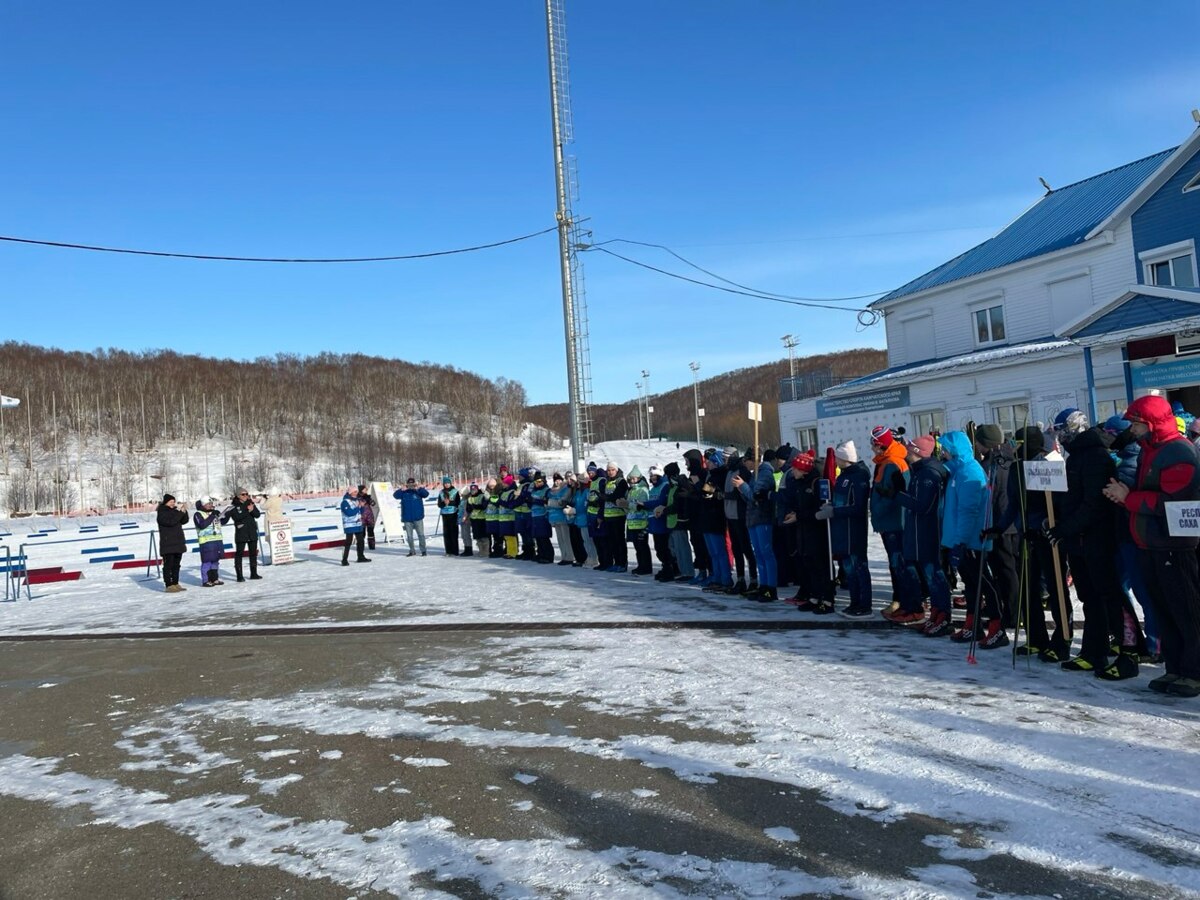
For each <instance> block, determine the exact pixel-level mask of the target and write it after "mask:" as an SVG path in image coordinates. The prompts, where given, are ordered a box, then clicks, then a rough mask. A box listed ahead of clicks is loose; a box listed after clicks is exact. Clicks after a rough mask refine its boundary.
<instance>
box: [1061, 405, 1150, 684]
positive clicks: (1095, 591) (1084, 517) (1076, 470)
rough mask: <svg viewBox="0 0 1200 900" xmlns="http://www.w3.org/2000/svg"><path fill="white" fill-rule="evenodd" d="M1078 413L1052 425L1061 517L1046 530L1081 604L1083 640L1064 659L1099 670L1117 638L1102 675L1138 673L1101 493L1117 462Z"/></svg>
mask: <svg viewBox="0 0 1200 900" xmlns="http://www.w3.org/2000/svg"><path fill="white" fill-rule="evenodd" d="M1087 424H1088V423H1087V418H1086V417H1085V416H1084V414H1083V413H1082V412H1079V411H1076V412H1075V413H1073V414H1072V415H1070V416H1069V417H1068V418H1067V420H1066V421H1065V422H1064V423H1063V425H1062V426H1061V427H1060V426H1056V428H1057V429H1058V431H1059V440H1060V441H1062V443H1063V446H1065V447H1066V449H1067V454H1068V455H1067V493H1066V495H1065V496H1064V497H1063V509H1062V519H1060V520H1059V521H1058V522H1057V524H1056V525H1055V527H1054V528H1051V529H1050V530H1049V536H1050V540H1052V541H1056V542H1058V543H1059V544H1060V545H1061V546H1063V547H1065V549H1066V551H1067V558H1068V561H1069V563H1070V566H1071V576H1072V578H1073V580H1074V582H1075V592H1076V593H1077V594H1078V595H1079V600H1080V602H1081V603H1082V604H1083V618H1084V622H1083V642H1082V644H1081V645H1080V649H1079V655H1078V656H1076V657H1074V658H1072V659H1068V660H1066V661H1064V662H1063V663H1062V667H1063V668H1064V669H1066V670H1068V671H1073V672H1093V673H1095V674H1097V675H1100V674H1101V673H1103V672H1104V671H1105V669H1107V668H1108V653H1109V642H1110V639H1111V637H1112V636H1113V635H1117V636H1119V637H1120V641H1119V642H1120V645H1121V647H1120V652H1119V653H1118V658H1117V661H1116V662H1117V665H1116V668H1115V669H1114V671H1113V672H1112V673H1111V674H1110V675H1109V676H1106V677H1108V678H1109V679H1110V680H1113V681H1116V680H1120V679H1121V678H1133V677H1134V676H1136V675H1137V674H1138V656H1139V644H1142V643H1143V642H1142V639H1141V634H1140V633H1138V632H1137V630H1136V625H1135V628H1134V629H1133V630H1132V631H1131V630H1130V629H1129V628H1128V627H1127V626H1126V623H1125V621H1124V616H1123V609H1124V605H1125V604H1126V603H1128V598H1126V597H1125V595H1124V593H1123V592H1122V591H1121V581H1120V577H1119V576H1118V574H1117V565H1116V560H1117V542H1116V524H1115V516H1116V508H1115V507H1114V506H1113V505H1112V504H1111V503H1109V502H1108V501H1107V500H1106V499H1105V497H1104V488H1105V487H1106V486H1107V485H1108V482H1109V481H1110V480H1112V479H1114V478H1116V474H1117V466H1116V462H1115V461H1114V460H1113V458H1112V455H1111V454H1110V453H1109V447H1110V446H1111V445H1112V442H1113V436H1112V435H1110V434H1108V433H1107V432H1106V431H1104V429H1103V428H1100V427H1092V428H1088V427H1087Z"/></svg>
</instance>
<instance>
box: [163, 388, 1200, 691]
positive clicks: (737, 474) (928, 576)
mask: <svg viewBox="0 0 1200 900" xmlns="http://www.w3.org/2000/svg"><path fill="white" fill-rule="evenodd" d="M1189 419H1190V417H1187V418H1185V417H1183V416H1179V415H1177V411H1176V410H1173V409H1172V407H1171V405H1170V404H1168V403H1167V401H1166V400H1164V399H1163V398H1162V397H1158V396H1147V397H1142V398H1140V399H1138V400H1136V401H1134V402H1133V403H1132V404H1130V406H1129V408H1128V409H1127V410H1126V412H1125V413H1123V414H1122V415H1120V416H1113V417H1111V418H1110V419H1108V420H1107V421H1105V422H1104V423H1102V424H1098V425H1093V424H1091V423H1089V422H1088V420H1087V417H1086V415H1085V414H1084V413H1083V412H1081V411H1079V410H1076V409H1067V410H1064V411H1063V412H1062V413H1060V414H1059V416H1058V418H1057V419H1056V420H1055V421H1054V423H1053V425H1052V426H1051V427H1049V428H1045V427H1043V426H1042V425H1041V424H1040V423H1038V424H1033V425H1026V426H1024V427H1021V428H1019V429H1016V431H1015V432H1014V433H1012V434H1007V435H1006V434H1005V433H1004V432H1003V431H1002V430H1001V428H1000V427H999V426H997V425H990V424H989V425H980V426H978V427H972V428H971V429H969V430H970V431H971V433H970V434H968V433H967V432H963V431H951V432H948V433H946V434H944V435H943V434H937V433H932V434H927V435H922V436H920V437H917V438H916V439H914V440H906V439H905V437H904V435H903V432H902V431H900V430H895V431H894V430H892V429H890V428H888V427H886V426H883V425H881V426H878V427H876V428H874V429H873V430H872V432H871V434H870V435H869V437H868V438H867V439H868V441H869V444H870V448H871V454H870V456H871V460H870V461H871V465H868V464H867V460H865V459H862V458H860V455H859V452H858V449H857V447H856V445H855V443H854V441H853V440H848V441H845V442H844V443H841V444H839V445H838V446H837V447H836V448H832V449H831V450H829V451H827V454H826V458H825V459H821V458H818V455H817V453H816V450H815V449H814V448H808V449H806V450H801V449H799V448H794V447H791V446H789V445H785V446H782V447H779V448H768V449H766V450H764V451H763V452H762V453H761V454H755V453H754V452H753V451H752V450H747V451H746V453H744V454H743V453H740V452H739V450H738V449H737V448H736V447H725V448H723V449H721V448H709V449H707V450H703V451H701V450H699V449H691V450H688V451H686V452H685V453H683V454H682V465H681V464H680V463H679V462H671V463H668V464H667V465H665V466H663V467H662V468H661V469H660V468H659V467H657V466H650V467H649V469H648V471H647V473H646V474H645V475H643V473H642V472H641V470H640V469H639V468H638V467H637V466H633V467H632V468H631V469H630V470H629V471H628V472H624V471H622V470H621V469H620V467H618V466H617V465H616V464H614V463H612V462H609V463H608V464H607V465H606V466H605V467H604V468H599V467H598V466H596V465H595V464H594V463H592V464H589V465H588V466H587V468H586V469H585V470H584V471H580V472H567V473H566V474H565V475H564V474H561V473H557V472H556V473H553V474H551V475H549V476H547V474H546V473H545V472H542V471H541V470H539V469H536V468H532V467H528V468H522V469H520V470H518V471H516V472H509V471H508V470H507V468H506V467H504V466H501V467H500V470H499V472H498V473H497V475H496V477H494V478H490V479H487V480H486V481H485V482H484V483H482V484H480V483H478V482H472V483H471V484H470V485H469V486H468V487H467V488H466V489H465V490H460V489H459V488H458V487H456V486H455V485H454V484H453V482H452V479H450V478H449V477H446V478H444V479H442V485H441V489H440V491H439V492H438V493H437V495H436V504H437V507H438V512H439V515H440V517H441V521H440V524H439V527H440V529H441V531H442V540H443V544H444V548H445V553H446V554H447V555H449V556H483V557H488V558H491V559H505V560H524V561H529V562H535V563H540V564H543V565H549V564H552V563H555V562H557V564H558V565H560V566H574V567H577V568H578V567H583V566H586V565H591V567H592V568H593V569H597V570H601V571H605V572H611V573H629V574H631V575H635V576H652V577H653V578H654V579H656V580H658V581H683V582H687V583H690V584H694V585H698V586H700V587H701V588H702V589H703V590H705V591H709V592H720V593H723V594H729V595H741V596H744V597H746V598H749V599H751V600H755V601H758V602H763V603H769V602H773V601H777V600H779V599H780V595H779V590H780V588H781V587H786V586H795V589H796V590H795V593H794V595H793V596H791V597H790V598H787V599H788V601H789V602H790V603H793V604H794V605H795V606H796V607H797V608H798V609H799V610H801V611H804V612H808V613H810V614H813V615H827V614H830V613H833V612H835V603H836V596H837V590H838V589H839V588H842V589H844V590H845V591H846V594H847V596H848V602H847V603H846V604H845V605H844V607H843V608H842V609H841V610H837V611H838V612H839V613H840V614H841V615H843V616H846V617H849V618H861V617H867V616H873V615H874V611H873V607H872V592H873V588H872V576H871V570H870V566H869V564H868V539H869V535H870V533H871V532H874V533H875V534H877V535H878V536H879V541H880V542H881V545H882V549H883V552H884V555H885V556H886V561H887V568H888V576H889V580H890V582H891V596H892V601H891V602H890V604H888V605H887V606H886V608H884V609H883V610H882V615H883V616H884V617H885V618H887V619H888V620H890V621H891V622H893V623H895V624H897V625H899V626H904V627H906V628H909V629H911V630H913V631H914V632H917V633H919V634H921V635H924V636H926V637H930V638H938V637H948V638H949V639H950V640H952V641H955V642H961V643H970V645H971V647H972V651H973V650H974V648H976V647H977V648H979V649H980V650H991V649H996V648H999V647H1004V646H1008V645H1009V643H1010V633H1011V634H1013V635H1015V636H1016V637H1017V638H1018V639H1023V641H1024V642H1023V643H1019V646H1017V647H1015V649H1014V652H1015V653H1016V654H1017V655H1021V656H1028V657H1032V658H1036V659H1037V660H1040V661H1041V662H1044V663H1052V664H1057V665H1059V666H1061V667H1062V668H1063V669H1064V670H1067V671H1071V672H1090V673H1093V674H1094V675H1095V676H1097V677H1099V678H1102V679H1105V680H1114V681H1115V680H1124V679H1127V678H1132V677H1135V676H1137V675H1138V674H1139V666H1140V664H1143V663H1147V662H1154V663H1162V664H1163V666H1164V669H1165V672H1164V674H1162V675H1160V676H1158V677H1156V678H1154V679H1152V680H1151V681H1150V682H1149V687H1150V688H1151V689H1152V690H1155V691H1158V692H1162V693H1170V694H1173V695H1177V696H1183V697H1196V696H1200V564H1198V545H1200V540H1198V539H1197V538H1196V537H1193V536H1188V535H1182V534H1176V533H1173V529H1172V528H1171V527H1170V525H1169V517H1168V507H1167V506H1166V504H1168V503H1171V502H1173V501H1196V500H1200V451H1198V450H1197V447H1196V446H1195V445H1194V444H1193V443H1192V441H1191V440H1189V439H1188V438H1189V437H1190V436H1191V433H1192V432H1193V431H1195V432H1200V427H1194V423H1193V422H1191V421H1189ZM864 437H867V436H864ZM756 457H757V458H756ZM1064 457H1065V464H1064V467H1065V471H1066V482H1067V489H1066V491H1061V492H1046V491H1042V490H1040V489H1031V488H1030V486H1029V484H1028V479H1027V473H1026V468H1025V465H1024V464H1025V463H1038V462H1043V461H1046V460H1059V459H1063V458H1064ZM393 497H394V499H395V500H397V501H398V502H399V506H400V512H401V519H402V522H403V524H404V529H405V537H406V541H407V545H408V555H409V556H415V555H417V554H418V553H419V554H420V555H421V556H425V555H426V553H427V548H426V535H425V528H424V521H425V499H426V498H427V497H429V490H428V489H427V488H425V487H424V486H421V485H418V484H417V483H416V481H415V479H412V478H410V479H408V481H407V483H406V484H405V485H403V486H401V487H400V488H399V489H397V490H396V491H395V492H394V494H393ZM259 515H260V513H259V511H258V509H257V508H256V507H255V505H254V503H253V500H252V499H250V498H249V495H248V494H247V493H246V492H245V491H240V492H239V493H238V496H237V497H235V498H234V501H233V503H232V504H231V505H230V506H228V507H226V508H225V509H224V510H223V511H220V512H218V511H217V510H216V505H215V502H214V501H213V498H208V499H206V500H204V501H201V503H200V504H199V508H198V509H197V510H196V512H195V515H194V524H195V526H196V529H197V536H198V540H199V543H200V553H201V560H202V563H201V566H202V584H204V585H205V586H210V585H218V584H222V582H221V581H220V578H219V572H218V566H219V561H220V559H221V558H222V556H223V549H224V547H223V544H222V543H221V540H220V525H221V524H223V523H225V522H229V521H233V522H234V523H235V535H236V540H237V553H236V558H235V567H236V571H237V579H238V581H242V580H243V577H242V555H243V550H246V551H247V552H248V555H249V559H250V578H252V579H254V578H258V577H259V575H258V573H257V568H256V564H257V522H256V519H257V518H258V517H259ZM341 515H342V528H343V532H344V536H345V539H344V545H343V552H342V565H349V564H350V563H349V555H350V550H351V549H352V547H353V548H355V549H356V550H357V561H358V562H370V561H371V560H370V558H369V557H367V556H366V555H365V550H366V549H373V548H374V546H375V534H374V526H375V519H376V515H377V508H376V505H375V504H374V503H373V500H372V498H371V497H370V495H369V494H368V492H367V490H366V487H365V486H363V485H359V486H358V487H352V488H350V489H349V490H348V491H347V492H346V494H345V496H344V497H343V498H342V502H341ZM186 521H187V512H186V509H180V508H178V507H176V505H175V499H174V498H173V497H171V496H170V495H167V496H166V497H165V498H164V501H163V503H162V504H161V505H160V506H159V510H158V522H159V527H160V531H161V534H162V546H161V551H162V554H163V559H164V563H163V572H164V581H165V582H166V585H167V588H166V589H167V590H168V591H179V590H183V588H182V587H180V586H179V559H180V557H181V555H182V553H183V552H184V540H183V530H182V528H183V524H184V523H185V522H186ZM631 544H632V546H633V553H632V559H631V554H630V552H629V547H630V545H631ZM210 545H211V547H210ZM210 549H211V551H212V552H206V551H209V550H210ZM556 552H557V556H558V558H557V560H556ZM655 559H657V562H658V566H657V570H656V568H655V566H654V561H655ZM631 562H632V565H631ZM960 585H961V591H958V590H956V588H958V587H959V586H960ZM1071 586H1073V587H1074V590H1075V593H1076V595H1077V597H1078V599H1079V602H1080V604H1081V606H1082V608H1083V613H1084V622H1083V625H1082V635H1081V640H1080V642H1079V645H1078V648H1077V649H1076V648H1075V644H1074V642H1073V638H1074V631H1075V622H1074V620H1073V619H1074V617H1073V613H1072V604H1071V601H1070V593H1069V592H1070V588H1071ZM956 606H959V607H962V608H963V609H964V610H965V613H964V615H963V617H962V618H961V619H959V620H956V619H955V618H954V615H953V614H954V609H955V607H956ZM1047 610H1048V611H1049V613H1050V619H1051V622H1050V623H1048V622H1047V617H1046V611H1047ZM1139 611H1140V616H1139Z"/></svg>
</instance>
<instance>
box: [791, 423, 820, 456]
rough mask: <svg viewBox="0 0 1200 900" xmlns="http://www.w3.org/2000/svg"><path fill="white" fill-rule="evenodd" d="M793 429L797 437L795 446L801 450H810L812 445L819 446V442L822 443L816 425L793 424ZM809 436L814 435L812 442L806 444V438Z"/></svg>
mask: <svg viewBox="0 0 1200 900" xmlns="http://www.w3.org/2000/svg"><path fill="white" fill-rule="evenodd" d="M792 431H793V432H794V434H795V437H796V444H795V446H796V447H797V448H798V449H800V450H808V449H809V448H811V447H817V446H818V444H819V443H820V438H819V437H818V433H817V426H816V425H793V426H792ZM809 436H811V437H812V443H811V444H805V443H804V440H805V438H806V437H809Z"/></svg>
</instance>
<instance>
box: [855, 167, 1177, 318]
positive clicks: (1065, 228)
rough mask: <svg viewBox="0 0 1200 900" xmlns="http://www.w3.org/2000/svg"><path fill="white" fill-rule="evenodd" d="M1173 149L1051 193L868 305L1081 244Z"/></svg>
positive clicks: (1152, 172)
mask: <svg viewBox="0 0 1200 900" xmlns="http://www.w3.org/2000/svg"><path fill="white" fill-rule="evenodd" d="M1177 149H1178V148H1175V147H1172V148H1171V149H1170V150H1163V151H1162V152H1161V153H1155V154H1154V155H1153V156H1147V157H1146V158H1145V159H1139V160H1137V161H1136V162H1131V163H1126V164H1125V165H1123V166H1120V167H1119V168H1116V169H1112V170H1111V171H1108V172H1102V173H1101V174H1099V175H1093V176H1092V177H1091V178H1085V179H1084V180H1083V181H1078V182H1076V183H1075V184H1071V185H1068V186H1066V187H1063V188H1059V189H1058V190H1056V191H1051V192H1050V193H1048V194H1046V196H1044V197H1043V198H1042V199H1041V200H1039V201H1038V202H1037V203H1035V204H1034V205H1033V206H1032V207H1031V208H1030V209H1029V211H1028V212H1026V213H1025V214H1024V215H1022V216H1020V217H1019V218H1018V219H1017V220H1016V221H1015V222H1013V223H1012V224H1011V225H1009V226H1008V227H1007V228H1005V229H1004V230H1003V231H1001V232H1000V233H999V234H997V235H996V236H995V237H993V238H988V240H986V241H984V242H983V243H982V244H979V245H977V246H975V247H972V248H971V249H970V250H968V251H967V252H966V253H963V254H962V255H960V256H956V257H955V258H954V259H952V260H950V261H949V262H947V263H943V264H942V265H940V266H938V267H937V268H936V269H934V270H933V271H931V272H926V273H925V274H924V275H922V276H921V277H920V278H915V279H913V280H912V281H910V282H909V283H908V284H906V285H904V286H903V287H900V288H897V289H896V290H894V291H892V292H891V293H890V294H887V295H885V296H883V297H880V298H879V299H878V300H876V301H875V302H874V303H872V304H871V305H872V306H877V305H882V304H885V303H888V302H889V301H891V300H896V299H898V298H900V297H906V296H908V295H909V294H916V293H919V292H920V291H925V290H928V289H930V288H934V287H940V286H941V285H945V284H949V283H951V282H953V281H959V280H961V279H963V278H969V277H971V276H972V275H980V274H982V273H984V272H990V271H992V270H993V269H999V268H1001V267H1003V266H1007V265H1011V264H1012V263H1016V262H1021V261H1022V260H1026V259H1032V258H1033V257H1036V256H1042V255H1044V254H1046V253H1053V252H1054V251H1055V250H1063V249H1065V248H1067V247H1073V246H1075V245H1077V244H1081V243H1083V241H1085V240H1086V239H1087V238H1088V235H1089V233H1090V232H1091V231H1092V230H1093V229H1095V228H1096V226H1098V225H1100V224H1102V223H1104V222H1106V221H1107V220H1108V219H1109V217H1110V216H1112V214H1113V213H1114V212H1116V211H1117V210H1118V209H1120V208H1121V207H1122V206H1123V205H1124V204H1125V202H1126V201H1127V200H1129V199H1130V198H1131V197H1132V196H1133V195H1134V194H1135V193H1136V192H1137V191H1138V189H1139V188H1140V187H1141V186H1142V185H1143V184H1144V183H1145V182H1146V181H1147V180H1148V179H1149V178H1150V176H1151V175H1153V174H1154V173H1155V172H1156V171H1157V170H1158V169H1159V167H1160V166H1162V165H1163V163H1164V162H1166V160H1167V159H1168V158H1169V157H1170V156H1171V154H1172V153H1174V152H1175V151H1176V150H1177Z"/></svg>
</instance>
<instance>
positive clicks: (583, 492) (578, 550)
mask: <svg viewBox="0 0 1200 900" xmlns="http://www.w3.org/2000/svg"><path fill="white" fill-rule="evenodd" d="M591 490H592V476H591V474H590V473H589V472H588V471H587V470H586V469H585V470H584V471H582V472H580V473H578V474H577V475H576V476H575V485H574V487H573V489H572V493H571V507H570V509H569V510H568V511H567V518H568V520H569V521H570V524H571V549H572V551H573V552H574V554H575V562H574V566H575V568H577V569H578V568H580V567H581V566H582V565H583V564H584V563H586V562H587V561H588V559H589V558H590V559H595V558H596V544H595V542H593V541H592V536H591V534H590V533H589V532H588V512H587V507H588V495H589V494H590V493H591Z"/></svg>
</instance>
